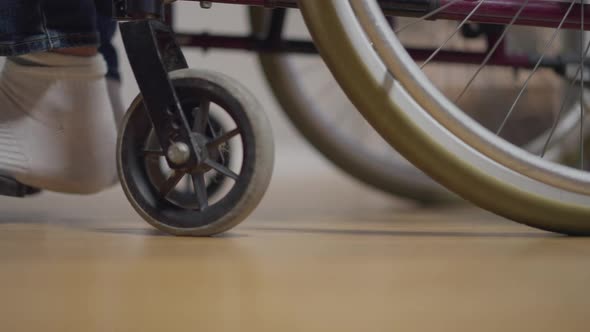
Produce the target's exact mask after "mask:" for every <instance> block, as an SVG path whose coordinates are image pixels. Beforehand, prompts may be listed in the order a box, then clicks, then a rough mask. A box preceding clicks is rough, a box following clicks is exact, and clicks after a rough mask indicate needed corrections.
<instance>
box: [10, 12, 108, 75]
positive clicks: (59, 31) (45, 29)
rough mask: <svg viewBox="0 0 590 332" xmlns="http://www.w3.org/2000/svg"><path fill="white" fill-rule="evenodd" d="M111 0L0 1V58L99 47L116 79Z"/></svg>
mask: <svg viewBox="0 0 590 332" xmlns="http://www.w3.org/2000/svg"><path fill="white" fill-rule="evenodd" d="M111 6H112V1H111V0H0V56H15V55H20V54H26V53H32V52H43V51H49V50H52V49H58V48H67V47H77V46H99V51H100V52H101V53H102V54H103V55H104V57H105V60H106V61H107V64H108V65H109V73H108V74H107V76H109V77H112V78H115V79H118V78H119V74H118V63H117V55H116V52H115V49H114V47H113V46H112V44H111V39H112V37H113V34H114V33H115V29H116V23H115V22H114V21H112V20H111Z"/></svg>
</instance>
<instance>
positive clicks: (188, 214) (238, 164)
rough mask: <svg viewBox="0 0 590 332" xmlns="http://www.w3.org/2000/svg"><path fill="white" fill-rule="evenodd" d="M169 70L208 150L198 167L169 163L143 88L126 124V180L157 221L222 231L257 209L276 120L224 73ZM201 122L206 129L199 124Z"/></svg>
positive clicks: (175, 229)
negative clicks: (272, 123) (165, 162)
mask: <svg viewBox="0 0 590 332" xmlns="http://www.w3.org/2000/svg"><path fill="white" fill-rule="evenodd" d="M170 78H171V81H172V84H173V85H174V88H175V90H176V93H177V96H178V98H179V100H180V103H181V104H182V108H183V110H184V112H185V115H186V117H187V119H189V121H192V123H194V126H193V133H192V135H196V136H195V139H196V140H197V141H198V142H199V145H200V146H201V147H202V149H206V151H207V158H204V160H203V161H202V162H201V163H200V164H199V165H197V166H195V167H194V168H192V169H186V170H182V171H180V170H172V169H170V168H167V167H163V166H162V160H163V159H164V156H165V152H164V151H162V149H161V148H160V146H159V144H158V142H157V139H155V138H154V134H153V127H152V124H151V122H150V120H149V118H148V114H147V111H146V110H145V108H144V106H143V100H142V98H141V95H140V96H138V97H137V98H136V99H135V100H134V102H133V103H132V105H131V106H130V108H129V110H128V111H127V114H126V115H125V118H124V119H123V123H122V126H121V128H120V132H119V139H118V143H117V170H118V172H119V178H120V180H121V185H122V188H123V191H124V192H125V195H126V196H127V198H128V199H129V201H130V203H131V205H132V206H133V207H134V208H135V210H136V211H137V212H138V213H139V214H140V215H141V216H142V217H143V218H144V219H145V220H146V221H147V222H148V223H150V224H151V225H152V226H154V227H156V228H157V229H159V230H161V231H164V232H167V233H170V234H174V235H180V236H211V235H215V234H219V233H222V232H224V231H227V230H229V229H231V228H233V227H235V226H236V225H237V224H239V223H240V222H241V221H243V220H244V219H245V218H246V217H247V216H248V215H250V213H251V212H252V211H253V210H254V209H255V208H256V206H257V205H258V203H259V202H260V200H261V199H262V197H263V196H264V193H265V192H266V190H267V188H268V185H269V183H270V178H271V175H272V170H273V164H274V146H273V140H272V132H271V128H270V123H269V121H268V119H267V117H266V115H265V114H264V112H263V111H262V108H261V106H260V105H259V103H258V102H257V100H256V99H255V98H254V96H253V95H252V94H251V93H250V92H249V91H248V90H247V89H246V88H245V87H243V86H242V85H241V84H240V83H238V82H236V81H235V80H233V79H231V78H229V77H227V76H225V75H222V74H219V73H214V72H210V71H203V70H194V69H182V70H178V71H174V72H172V73H170ZM199 123H207V126H206V127H207V129H206V130H202V129H201V130H199V129H198V127H200V126H199V125H198V124H199ZM220 183H221V184H220ZM215 186H218V187H215Z"/></svg>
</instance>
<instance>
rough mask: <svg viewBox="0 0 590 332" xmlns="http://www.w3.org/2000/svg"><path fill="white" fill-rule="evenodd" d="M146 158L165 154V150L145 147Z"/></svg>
mask: <svg viewBox="0 0 590 332" xmlns="http://www.w3.org/2000/svg"><path fill="white" fill-rule="evenodd" d="M143 156H144V158H150V159H153V158H160V157H163V156H164V151H162V149H145V150H143Z"/></svg>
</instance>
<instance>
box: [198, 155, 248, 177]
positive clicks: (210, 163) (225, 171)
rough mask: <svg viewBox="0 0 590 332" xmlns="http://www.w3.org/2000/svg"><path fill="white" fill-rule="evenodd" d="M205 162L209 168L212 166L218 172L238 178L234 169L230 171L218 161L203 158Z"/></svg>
mask: <svg viewBox="0 0 590 332" xmlns="http://www.w3.org/2000/svg"><path fill="white" fill-rule="evenodd" d="M205 164H206V165H207V166H209V167H211V168H213V169H214V170H216V171H218V172H219V173H221V174H223V175H225V176H227V177H228V178H230V179H234V180H236V181H237V180H238V178H239V177H240V176H239V175H238V174H236V173H235V172H234V171H232V170H231V169H229V168H227V167H225V166H223V165H221V164H220V163H218V162H216V161H214V160H211V159H207V160H205Z"/></svg>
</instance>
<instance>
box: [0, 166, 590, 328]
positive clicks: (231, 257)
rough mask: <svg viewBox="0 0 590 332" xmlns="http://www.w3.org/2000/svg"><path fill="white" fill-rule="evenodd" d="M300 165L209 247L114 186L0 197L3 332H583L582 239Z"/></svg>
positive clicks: (588, 245)
mask: <svg viewBox="0 0 590 332" xmlns="http://www.w3.org/2000/svg"><path fill="white" fill-rule="evenodd" d="M306 160H307V159H306ZM309 160H311V161H310V162H309V163H306V164H305V165H300V164H298V163H304V161H303V160H296V159H294V158H289V157H281V158H279V160H278V165H277V172H276V176H275V180H274V182H273V185H272V188H271V190H270V191H269V193H268V195H267V197H266V199H265V201H264V203H263V204H262V206H261V207H260V208H259V209H258V210H257V212H256V213H255V215H254V216H253V217H252V218H250V219H249V220H247V221H246V222H245V223H244V224H242V225H241V226H240V227H238V228H236V229H235V230H233V231H231V232H230V233H228V234H226V235H225V236H222V237H218V238H210V239H190V238H173V237H170V236H166V235H163V234H160V233H158V232H156V231H154V230H152V229H151V228H150V227H149V226H148V225H147V224H145V223H144V222H142V221H141V220H140V218H139V217H138V216H137V215H136V214H135V213H134V212H133V211H132V209H131V207H130V206H129V204H128V203H127V202H126V200H125V199H124V197H123V195H122V193H121V192H120V190H119V189H114V190H112V191H110V192H108V193H105V194H102V195H99V196H95V197H89V198H76V197H67V196H61V195H52V194H44V195H42V196H40V197H39V198H34V199H26V200H13V199H9V198H2V199H0V208H1V209H2V217H1V218H0V287H1V288H0V294H1V296H0V331H7V332H8V331H11V332H12V331H60V332H63V331H77V332H81V331H207V332H210V331H256V332H258V331H277V332H278V331H281V332H286V331H355V332H360V331H470V332H473V331H552V332H555V331H588V329H589V328H590V258H589V257H590V240H587V239H582V238H566V237H560V236H555V235H552V234H548V233H543V232H540V231H535V230H533V229H530V228H527V227H524V226H520V225H517V224H514V223H511V222H507V221H505V220H502V219H499V218H497V217H495V216H492V215H490V214H487V213H484V212H481V211H478V210H476V209H474V208H470V207H468V206H458V207H453V208H445V209H442V208H439V209H420V208H417V207H414V206H412V205H410V204H407V203H404V202H400V201H396V200H393V199H390V198H388V197H384V196H381V195H379V194H377V193H374V192H372V191H369V190H367V189H365V188H363V187H360V186H358V185H357V184H355V183H352V182H350V181H349V180H347V179H346V178H344V177H342V176H341V175H339V174H338V173H336V172H335V171H334V170H332V169H330V168H328V167H327V166H326V165H324V164H323V163H321V162H319V161H317V160H316V161H313V160H314V159H313V158H311V159H309Z"/></svg>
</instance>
